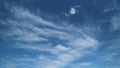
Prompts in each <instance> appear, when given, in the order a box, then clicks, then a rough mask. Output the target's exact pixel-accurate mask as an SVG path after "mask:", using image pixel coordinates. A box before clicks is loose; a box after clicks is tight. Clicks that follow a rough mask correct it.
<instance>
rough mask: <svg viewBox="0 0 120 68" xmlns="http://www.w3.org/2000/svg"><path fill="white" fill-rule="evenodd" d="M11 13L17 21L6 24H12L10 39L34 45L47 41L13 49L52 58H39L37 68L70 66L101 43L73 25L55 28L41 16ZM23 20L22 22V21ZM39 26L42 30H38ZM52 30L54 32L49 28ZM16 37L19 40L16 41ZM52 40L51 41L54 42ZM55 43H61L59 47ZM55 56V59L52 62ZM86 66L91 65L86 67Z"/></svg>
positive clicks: (19, 10) (15, 9)
mask: <svg viewBox="0 0 120 68" xmlns="http://www.w3.org/2000/svg"><path fill="white" fill-rule="evenodd" d="M11 11H12V12H13V13H14V17H15V18H16V19H12V20H11V19H8V20H7V21H6V23H7V24H11V29H12V30H11V33H8V37H11V38H10V39H14V40H19V41H25V42H26V41H27V43H31V42H35V41H47V42H46V43H45V44H40V43H39V44H35V45H28V44H24V45H23V43H21V42H19V43H18V44H19V45H14V46H13V47H15V48H23V49H27V50H34V51H38V52H41V51H45V52H48V53H50V55H49V56H48V55H40V56H39V57H38V59H39V61H34V63H36V65H35V66H33V67H35V68H39V66H40V68H60V67H64V66H66V65H68V64H69V63H71V62H73V61H75V60H76V59H78V58H81V57H83V56H85V55H86V54H88V53H91V52H92V51H93V50H95V49H96V48H97V47H98V45H99V42H98V41H97V40H96V39H95V38H92V37H90V36H89V35H87V34H84V32H81V30H82V29H81V28H77V27H75V26H74V25H72V28H71V27H68V26H62V25H61V24H59V25H58V24H55V23H53V22H49V21H47V20H43V19H42V18H41V17H40V16H36V15H34V14H32V13H30V12H29V11H27V10H25V9H23V8H19V7H15V8H14V9H13V8H12V9H11ZM70 13H71V14H75V13H76V10H75V8H71V11H70ZM21 19H22V20H21ZM38 25H39V26H38ZM49 27H52V28H49ZM16 36H17V37H16ZM51 38H52V39H51ZM53 40H56V41H59V42H58V43H57V44H54V43H55V42H54V41H53ZM50 56H54V57H55V58H51V57H50ZM83 65H89V64H87V63H84V64H83Z"/></svg>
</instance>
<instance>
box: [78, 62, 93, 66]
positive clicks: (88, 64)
mask: <svg viewBox="0 0 120 68" xmlns="http://www.w3.org/2000/svg"><path fill="white" fill-rule="evenodd" d="M92 64H93V63H91V62H84V63H81V64H80V66H82V67H83V66H90V65H92Z"/></svg>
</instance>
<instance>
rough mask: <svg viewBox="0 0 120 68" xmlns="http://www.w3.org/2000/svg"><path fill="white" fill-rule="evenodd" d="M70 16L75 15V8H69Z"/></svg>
mask: <svg viewBox="0 0 120 68" xmlns="http://www.w3.org/2000/svg"><path fill="white" fill-rule="evenodd" d="M69 13H70V14H71V15H75V14H76V9H75V8H73V7H72V8H70V12H69Z"/></svg>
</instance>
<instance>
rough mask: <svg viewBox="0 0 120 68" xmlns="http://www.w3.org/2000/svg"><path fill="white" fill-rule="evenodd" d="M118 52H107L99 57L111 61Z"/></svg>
mask: <svg viewBox="0 0 120 68" xmlns="http://www.w3.org/2000/svg"><path fill="white" fill-rule="evenodd" d="M117 54H118V53H111V54H105V55H103V56H100V57H99V59H100V60H102V61H111V60H113V58H114V57H115V56H116V55H117Z"/></svg>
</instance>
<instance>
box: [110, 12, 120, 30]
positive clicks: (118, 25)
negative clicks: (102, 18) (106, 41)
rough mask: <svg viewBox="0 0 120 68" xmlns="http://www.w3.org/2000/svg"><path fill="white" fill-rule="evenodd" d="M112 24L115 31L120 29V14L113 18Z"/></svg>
mask: <svg viewBox="0 0 120 68" xmlns="http://www.w3.org/2000/svg"><path fill="white" fill-rule="evenodd" d="M111 24H112V27H113V30H118V29H120V14H118V15H116V16H114V17H113V18H112V20H111Z"/></svg>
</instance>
